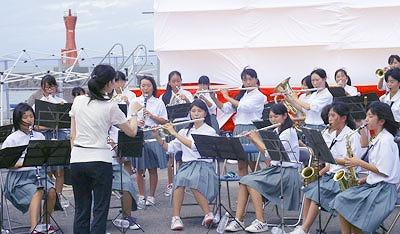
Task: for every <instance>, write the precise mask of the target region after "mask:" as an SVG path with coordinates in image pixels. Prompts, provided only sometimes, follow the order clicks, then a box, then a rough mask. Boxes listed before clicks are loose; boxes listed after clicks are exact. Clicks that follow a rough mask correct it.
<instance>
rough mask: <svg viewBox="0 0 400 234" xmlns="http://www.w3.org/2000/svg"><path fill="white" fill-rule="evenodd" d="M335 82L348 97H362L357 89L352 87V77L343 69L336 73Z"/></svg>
mask: <svg viewBox="0 0 400 234" xmlns="http://www.w3.org/2000/svg"><path fill="white" fill-rule="evenodd" d="M335 81H336V84H337V85H339V86H340V87H343V88H344V91H345V93H346V95H347V96H359V95H360V93H359V92H358V90H357V88H356V87H354V86H351V79H350V76H349V75H347V72H346V70H344V69H343V68H341V69H338V70H336V71H335Z"/></svg>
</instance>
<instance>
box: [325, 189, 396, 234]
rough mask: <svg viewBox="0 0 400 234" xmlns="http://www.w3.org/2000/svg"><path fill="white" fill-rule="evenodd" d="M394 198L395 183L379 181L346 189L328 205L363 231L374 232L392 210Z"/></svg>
mask: <svg viewBox="0 0 400 234" xmlns="http://www.w3.org/2000/svg"><path fill="white" fill-rule="evenodd" d="M396 199H397V191H396V185H395V184H389V183H386V182H380V183H377V184H374V185H370V184H363V185H361V186H356V187H352V188H349V189H346V190H345V191H343V192H341V193H340V194H338V195H337V196H336V197H335V199H334V200H333V201H332V203H331V204H330V205H331V206H332V208H333V209H335V210H336V211H337V212H338V213H339V214H341V215H342V216H343V217H344V218H345V219H346V220H347V221H349V222H350V223H351V224H352V225H354V226H356V227H357V228H359V229H361V230H362V231H363V232H374V231H375V230H376V229H378V227H379V225H380V224H381V223H382V222H383V221H384V220H385V219H386V217H387V216H389V215H390V213H391V212H392V211H393V210H394V208H395V204H396Z"/></svg>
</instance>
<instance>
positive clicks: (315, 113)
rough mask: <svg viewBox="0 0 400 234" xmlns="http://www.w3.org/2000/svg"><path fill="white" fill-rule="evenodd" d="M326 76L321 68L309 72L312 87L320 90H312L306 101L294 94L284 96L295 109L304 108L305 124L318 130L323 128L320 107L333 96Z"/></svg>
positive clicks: (327, 102)
mask: <svg viewBox="0 0 400 234" xmlns="http://www.w3.org/2000/svg"><path fill="white" fill-rule="evenodd" d="M326 79H327V76H326V72H325V70H323V69H320V68H319V69H316V70H314V71H312V72H311V82H312V84H313V86H314V88H318V89H320V90H318V91H316V92H313V93H312V94H311V95H310V98H308V100H306V101H301V100H299V98H298V97H297V96H296V95H291V96H286V100H287V101H288V102H290V103H291V104H293V105H294V106H295V107H296V109H298V110H304V111H305V114H306V119H305V120H304V123H305V126H306V127H309V128H314V129H318V130H322V129H324V127H325V125H324V121H323V120H322V118H321V111H322V108H323V107H324V106H326V105H328V104H331V103H332V101H333V96H332V94H331V93H330V92H329V90H328V83H327V82H326Z"/></svg>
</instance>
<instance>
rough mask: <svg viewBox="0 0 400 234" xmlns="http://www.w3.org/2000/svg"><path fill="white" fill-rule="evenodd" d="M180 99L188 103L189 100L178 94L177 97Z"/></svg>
mask: <svg viewBox="0 0 400 234" xmlns="http://www.w3.org/2000/svg"><path fill="white" fill-rule="evenodd" d="M178 97H179V98H180V99H182V100H184V101H185V102H188V101H189V99H188V98H187V97H186V96H185V95H184V94H179V96H178Z"/></svg>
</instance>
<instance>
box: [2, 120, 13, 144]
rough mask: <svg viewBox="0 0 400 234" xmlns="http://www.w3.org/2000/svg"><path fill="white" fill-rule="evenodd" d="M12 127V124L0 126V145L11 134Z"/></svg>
mask: <svg viewBox="0 0 400 234" xmlns="http://www.w3.org/2000/svg"><path fill="white" fill-rule="evenodd" d="M13 127H14V126H13V125H12V124H9V125H3V126H0V143H3V142H4V141H5V140H6V138H7V137H8V136H9V135H10V134H11V133H12V130H13Z"/></svg>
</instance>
